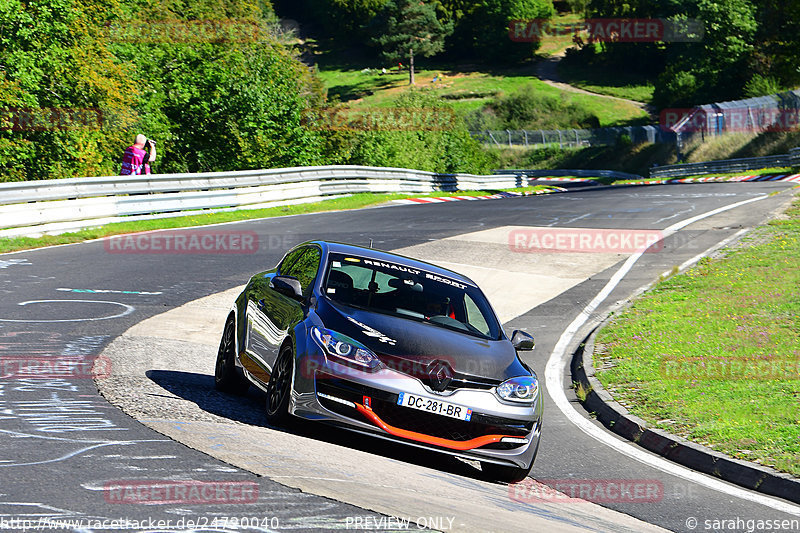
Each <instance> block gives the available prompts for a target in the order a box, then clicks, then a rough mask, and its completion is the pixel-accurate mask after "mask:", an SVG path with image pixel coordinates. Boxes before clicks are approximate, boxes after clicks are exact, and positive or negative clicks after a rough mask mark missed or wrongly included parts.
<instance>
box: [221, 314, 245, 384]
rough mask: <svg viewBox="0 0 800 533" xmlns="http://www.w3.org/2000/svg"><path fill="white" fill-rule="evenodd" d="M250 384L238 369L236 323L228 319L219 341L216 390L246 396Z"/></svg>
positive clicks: (232, 319) (231, 318)
mask: <svg viewBox="0 0 800 533" xmlns="http://www.w3.org/2000/svg"><path fill="white" fill-rule="evenodd" d="M249 387H250V383H249V382H248V381H247V380H246V379H245V378H244V376H242V374H241V373H240V371H239V369H238V368H236V321H235V320H234V318H233V317H230V318H228V321H227V322H226V323H225V329H224V330H223V332H222V339H221V340H220V341H219V350H218V351H217V363H216V365H215V367H214V388H215V389H217V390H218V391H220V392H227V393H233V394H244V393H245V392H247V389H248V388H249Z"/></svg>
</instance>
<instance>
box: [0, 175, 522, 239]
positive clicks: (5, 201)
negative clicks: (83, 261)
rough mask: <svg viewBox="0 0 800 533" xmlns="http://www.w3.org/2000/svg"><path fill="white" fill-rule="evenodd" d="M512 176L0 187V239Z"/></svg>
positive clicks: (511, 183) (495, 184) (188, 178)
mask: <svg viewBox="0 0 800 533" xmlns="http://www.w3.org/2000/svg"><path fill="white" fill-rule="evenodd" d="M528 184H529V180H527V179H526V178H525V177H521V176H515V175H495V176H474V175H469V174H436V173H433V172H423V171H419V170H407V169H399V168H382V167H358V166H328V167H298V168H285V169H272V170H247V171H238V172H209V173H197V174H153V175H148V176H109V177H93V178H75V179H61V180H46V181H26V182H11V183H0V228H3V229H2V230H0V236H2V237H10V236H18V235H33V234H38V233H43V232H58V231H62V232H63V231H68V230H71V229H78V228H84V227H91V226H97V225H101V224H107V223H109V222H119V221H126V220H137V219H142V218H161V217H171V216H184V215H188V214H193V213H197V212H217V211H225V210H233V209H259V208H263V207H272V206H275V205H287V204H292V203H302V202H313V201H317V200H320V199H323V198H330V197H337V196H343V195H348V194H354V193H363V192H371V193H394V192H398V193H429V192H435V191H456V190H477V189H508V188H513V187H521V186H527V185H528Z"/></svg>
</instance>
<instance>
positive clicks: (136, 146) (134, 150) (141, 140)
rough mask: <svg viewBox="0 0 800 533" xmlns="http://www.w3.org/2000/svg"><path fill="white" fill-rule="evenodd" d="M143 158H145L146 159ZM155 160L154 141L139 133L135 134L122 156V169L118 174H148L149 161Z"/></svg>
mask: <svg viewBox="0 0 800 533" xmlns="http://www.w3.org/2000/svg"><path fill="white" fill-rule="evenodd" d="M145 146H147V148H148V149H149V152H150V155H149V156H148V155H147V151H148V150H146V149H145ZM145 158H147V160H146V161H145ZM155 160H156V142H155V141H154V140H152V139H148V138H147V137H145V136H144V135H142V134H141V133H140V134H139V135H137V136H136V139H135V140H134V142H133V146H129V147H128V148H127V150H125V154H124V155H123V156H122V170H120V175H121V176H129V175H131V174H134V175H139V174H150V163H152V162H153V161H155Z"/></svg>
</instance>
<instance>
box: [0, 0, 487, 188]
mask: <svg viewBox="0 0 800 533" xmlns="http://www.w3.org/2000/svg"><path fill="white" fill-rule="evenodd" d="M340 3H341V4H342V5H344V4H347V2H344V1H342V2H340ZM348 5H351V6H355V7H357V6H368V5H372V6H374V7H375V8H376V9H377V7H379V5H380V2H379V1H378V0H376V1H375V2H370V1H369V0H364V1H363V2H361V3H358V2H350V3H349V4H348ZM355 7H354V8H355ZM276 23H277V19H276V17H275V15H274V13H273V12H272V10H271V8H270V7H269V4H265V3H263V2H259V1H258V0H253V1H248V0H244V1H242V0H237V1H236V2H234V1H233V0H185V1H184V0H163V1H162V2H160V3H152V2H145V1H140V2H132V3H128V4H121V3H118V0H93V1H81V2H79V1H78V0H29V1H27V2H23V1H22V0H8V1H7V2H5V3H3V4H2V5H0V43H2V46H0V181H10V180H25V179H47V178H62V177H63V178H67V177H81V176H95V175H114V174H117V173H118V172H119V169H120V158H121V156H122V153H123V151H124V150H125V148H126V147H127V146H129V145H130V144H132V142H133V138H134V136H135V135H136V134H137V133H144V134H145V135H147V136H148V137H150V138H153V139H156V140H157V141H158V159H157V161H156V163H155V165H154V168H155V170H156V171H157V172H159V173H167V172H195V171H201V172H203V171H226V170H244V169H254V168H271V167H288V166H299V165H319V164H333V163H337V162H364V163H367V164H382V162H384V161H388V162H389V163H392V164H397V165H400V164H406V163H407V164H408V165H411V166H413V165H416V166H418V167H419V168H429V169H437V170H438V169H443V170H447V171H451V170H453V171H454V170H470V169H477V168H486V167H487V166H488V165H484V164H483V162H482V161H483V159H482V158H484V157H485V156H484V155H482V154H483V152H482V151H481V149H480V147H479V146H478V145H476V143H474V142H473V141H472V139H471V138H469V136H468V134H467V133H466V130H465V129H464V127H463V124H460V125H458V126H457V129H456V130H453V131H448V132H433V133H430V134H429V132H427V131H426V132H414V133H412V132H405V131H403V132H395V133H391V132H379V133H376V134H374V135H372V136H371V137H370V135H366V137H364V138H357V139H355V141H354V140H353V139H351V138H349V137H348V136H347V135H345V136H344V137H345V138H343V139H337V135H336V134H334V133H331V132H325V131H321V130H319V129H314V128H308V127H306V126H305V125H304V117H306V116H307V115H308V114H309V113H312V112H313V111H314V110H315V109H320V108H322V107H324V106H325V105H326V103H325V100H326V97H325V91H324V88H323V86H322V84H321V81H320V80H319V78H318V76H317V75H316V72H315V71H314V70H313V69H309V68H308V67H307V66H306V65H304V64H303V63H301V62H300V61H299V60H298V59H297V57H296V54H295V52H293V51H292V48H291V46H290V45H289V44H288V43H284V42H282V41H281V37H280V32H278V31H276V29H275V25H276ZM398 105H417V103H415V102H404V103H398ZM420 105H422V104H420ZM425 105H428V104H425ZM20 108H24V109H34V110H38V112H37V113H38V115H37V116H39V118H40V119H41V118H42V117H45V119H46V117H47V116H49V111H48V110H49V109H62V110H63V109H67V110H71V109H78V110H88V111H87V112H89V114H90V115H91V112H93V110H96V113H97V114H96V116H95V115H91V116H90V117H89V118H92V119H93V121H92V122H91V123H87V124H85V125H80V124H75V123H72V124H69V126H68V127H65V128H61V129H59V128H53V127H49V126H48V125H47V124H45V127H37V128H31V127H29V126H24V125H23V126H24V127H19V124H15V123H14V122H13V120H15V111H14V110H15V109H20ZM16 115H17V116H18V115H19V113H16ZM383 144H385V146H384V145H383ZM473 151H474V152H476V153H472V152H473ZM426 158H429V159H426Z"/></svg>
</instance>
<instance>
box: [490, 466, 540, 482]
mask: <svg viewBox="0 0 800 533" xmlns="http://www.w3.org/2000/svg"><path fill="white" fill-rule="evenodd" d="M532 467H533V461H531V464H530V466H528V468H520V467H518V466H505V465H498V464H495V463H486V462H483V461H481V471H482V472H483V473H484V475H486V477H488V478H491V479H493V480H496V481H501V482H503V483H519V482H520V481H522V480H523V479H525V478H526V477H528V474H530V472H531V468H532Z"/></svg>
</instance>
